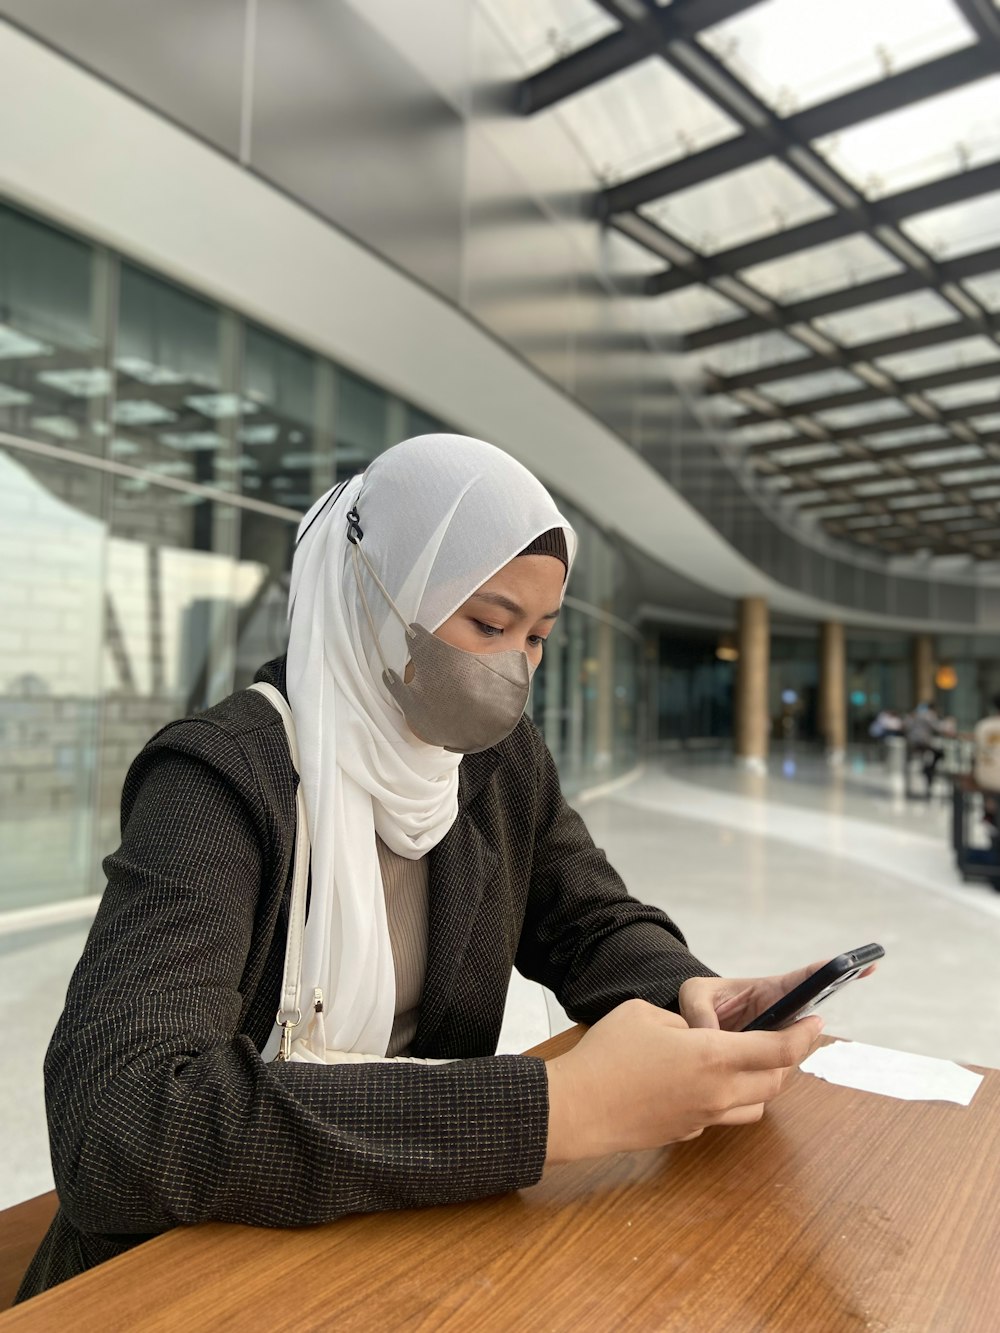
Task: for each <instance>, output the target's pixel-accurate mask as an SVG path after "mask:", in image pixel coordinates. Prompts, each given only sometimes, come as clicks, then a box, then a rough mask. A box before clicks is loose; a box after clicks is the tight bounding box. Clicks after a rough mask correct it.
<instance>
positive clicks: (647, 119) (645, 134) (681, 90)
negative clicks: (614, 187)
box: [558, 56, 739, 183]
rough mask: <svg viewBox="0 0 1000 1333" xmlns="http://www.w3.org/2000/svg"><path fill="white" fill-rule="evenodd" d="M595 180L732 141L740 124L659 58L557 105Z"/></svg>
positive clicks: (623, 175)
mask: <svg viewBox="0 0 1000 1333" xmlns="http://www.w3.org/2000/svg"><path fill="white" fill-rule="evenodd" d="M558 114H559V118H560V120H562V121H563V122H564V123H566V124H568V125H569V128H570V130H571V131H572V132H573V135H574V138H575V139H576V141H577V142H578V143H579V145H580V148H581V150H582V151H583V153H584V154H585V155H586V157H587V159H588V161H589V162H590V165H591V168H592V170H593V172H594V175H595V176H596V177H597V179H598V180H600V181H603V182H606V183H613V182H615V181H618V180H621V179H623V178H626V177H629V176H635V175H639V174H640V173H641V172H644V171H648V170H650V168H652V167H656V166H660V165H662V164H663V163H666V162H672V161H675V160H676V159H677V158H681V157H686V156H687V155H688V154H689V153H696V152H699V151H701V150H702V149H704V148H709V147H711V145H712V144H716V143H719V142H721V141H722V140H723V139H729V138H732V137H733V136H734V135H735V134H736V133H737V132H738V130H739V126H738V125H737V124H736V122H735V121H734V120H733V119H732V117H731V116H728V115H727V114H726V113H725V112H724V111H723V110H722V109H721V108H720V107H719V106H717V105H716V103H715V102H713V101H712V99H711V98H709V97H706V96H705V94H704V93H701V92H699V91H698V89H697V88H695V87H694V85H693V84H691V83H689V82H688V80H687V79H685V78H684V77H683V75H681V74H678V73H677V72H676V70H674V69H672V68H671V67H670V66H669V65H668V64H667V63H666V62H665V61H663V60H661V59H660V58H659V57H658V56H652V57H650V59H648V60H643V61H641V62H640V63H639V64H636V65H631V66H630V67H629V68H628V69H625V70H622V72H621V73H620V74H615V75H612V76H611V78H608V79H602V80H601V82H600V83H596V84H593V85H592V86H591V87H589V88H585V89H584V90H583V91H582V92H579V93H576V94H575V95H574V96H573V97H570V98H567V99H566V100H565V101H563V102H560V103H559V104H558Z"/></svg>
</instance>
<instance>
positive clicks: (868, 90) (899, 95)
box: [604, 44, 996, 213]
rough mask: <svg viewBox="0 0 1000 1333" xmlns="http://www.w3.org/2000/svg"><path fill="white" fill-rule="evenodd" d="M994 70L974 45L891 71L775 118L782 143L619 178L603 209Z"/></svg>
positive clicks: (720, 149) (750, 142)
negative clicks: (902, 69) (867, 82)
mask: <svg viewBox="0 0 1000 1333" xmlns="http://www.w3.org/2000/svg"><path fill="white" fill-rule="evenodd" d="M995 72H996V59H995V57H994V56H993V55H992V54H991V53H990V52H988V51H986V50H985V49H984V48H983V47H981V46H979V45H978V44H976V45H973V46H969V47H965V48H964V49H963V50H961V51H953V52H951V53H950V54H948V55H945V56H941V57H939V58H938V59H937V60H929V61H927V62H926V63H925V64H923V65H918V66H917V67H916V68H915V69H908V70H905V71H904V72H903V73H901V74H893V75H890V76H889V77H888V78H886V79H882V80H880V81H877V82H875V83H870V84H867V85H866V86H865V87H863V88H858V89H855V90H853V91H851V92H849V93H844V94H843V95H842V96H840V97H835V98H832V99H831V100H830V101H829V102H823V103H821V104H820V105H819V106H814V107H809V108H808V109H807V110H805V111H800V112H797V113H796V114H795V115H792V116H788V117H787V118H786V119H784V120H776V125H777V127H780V129H781V132H782V134H783V136H784V139H785V141H786V142H785V143H784V145H782V144H778V143H774V142H770V141H769V140H768V139H766V138H764V137H762V136H760V135H758V134H753V133H748V134H743V135H741V136H740V137H739V138H738V139H732V140H729V141H727V143H725V144H717V145H716V146H714V147H713V148H707V149H704V150H703V151H702V152H700V153H692V154H691V155H690V156H689V157H686V158H683V159H682V160H681V161H680V162H672V163H668V164H666V165H664V166H662V167H657V168H655V169H654V170H652V171H645V172H643V173H642V174H641V175H639V176H634V177H633V178H632V179H631V180H627V181H621V182H620V183H619V184H618V185H614V186H612V187H610V188H609V189H607V190H605V192H604V204H605V208H606V209H607V211H608V212H613V213H618V212H623V211H624V210H626V209H632V208H638V207H639V206H640V205H641V204H648V203H651V202H652V201H653V200H655V199H661V198H664V197H665V196H666V195H669V194H675V193H676V192H677V191H678V190H686V189H688V188H690V187H691V186H692V185H698V184H700V183H701V182H703V181H707V180H711V179H712V178H713V177H715V176H719V175H721V174H722V173H723V172H725V171H736V170H738V169H739V168H740V167H748V166H750V165H752V164H753V163H754V162H759V161H760V160H761V159H762V158H765V157H768V156H770V155H771V154H772V153H774V152H776V151H781V148H782V147H787V146H788V144H789V143H809V142H811V141H812V140H813V139H818V138H821V137H822V136H823V135H827V134H833V133H835V132H836V131H837V130H842V129H846V128H847V127H848V126H849V125H856V124H859V123H860V122H861V121H864V120H869V119H871V118H872V117H874V116H881V115H885V114H886V113H887V112H889V111H895V110H898V109H899V108H900V107H904V106H908V105H910V104H911V103H913V102H917V101H920V100H922V99H923V98H925V97H930V96H933V95H934V94H935V93H942V92H948V91H950V90H951V89H953V88H959V87H961V86H962V85H963V84H966V83H970V82H972V80H974V79H981V78H984V77H985V76H986V75H988V74H993V73H995Z"/></svg>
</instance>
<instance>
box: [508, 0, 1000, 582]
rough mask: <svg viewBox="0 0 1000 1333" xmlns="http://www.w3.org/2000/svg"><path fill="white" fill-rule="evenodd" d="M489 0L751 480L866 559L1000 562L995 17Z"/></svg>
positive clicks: (998, 35)
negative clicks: (631, 247)
mask: <svg viewBox="0 0 1000 1333" xmlns="http://www.w3.org/2000/svg"><path fill="white" fill-rule="evenodd" d="M487 2H488V4H489V7H490V8H491V10H493V11H494V12H495V13H496V15H497V17H498V18H499V19H500V20H501V21H502V22H503V23H504V24H505V26H506V28H507V30H508V31H509V32H511V33H513V34H514V35H515V36H516V37H517V39H518V40H519V42H520V45H521V52H522V55H523V56H524V57H525V58H526V59H527V60H528V61H529V62H530V66H529V67H531V68H535V72H534V73H533V74H531V75H530V76H529V77H527V78H526V79H525V80H524V82H523V84H522V85H521V88H520V99H521V110H522V112H523V113H524V114H525V115H529V116H530V115H536V114H538V113H539V112H541V111H543V110H545V109H547V108H550V107H553V106H558V107H559V109H560V114H561V115H562V116H563V117H564V119H565V120H566V122H567V124H568V125H569V127H570V128H571V130H572V131H573V133H574V135H575V137H576V138H577V139H578V141H579V142H580V144H581V146H582V148H583V150H584V152H586V153H587V155H588V156H589V158H590V161H591V164H592V166H593V169H594V172H595V175H596V177H597V178H598V179H599V180H600V181H601V182H602V184H603V188H602V189H600V190H599V192H598V194H597V196H596V199H595V206H596V208H597V210H598V212H599V214H600V215H601V216H603V217H604V218H606V219H607V221H608V223H609V224H610V225H611V226H612V227H613V228H615V229H616V230H617V231H619V232H621V233H623V234H625V235H627V236H629V237H630V238H631V239H632V240H633V241H634V242H637V243H638V245H640V246H641V247H643V249H644V251H645V252H646V254H647V256H648V258H649V266H648V271H647V275H646V277H645V292H646V295H647V297H648V299H649V301H650V302H659V303H664V302H669V303H672V305H673V307H674V311H675V313H676V317H677V322H678V326H679V327H680V328H682V329H683V330H684V333H683V339H682V345H683V351H684V355H685V361H686V364H687V367H688V369H689V371H690V374H691V376H692V377H693V378H694V379H696V380H697V382H698V383H699V384H700V385H701V387H702V389H703V390H704V391H705V392H706V393H707V394H708V395H709V398H710V402H711V404H712V405H714V408H715V411H716V414H717V416H718V419H719V421H720V422H721V423H724V426H725V429H726V432H727V434H728V435H729V437H730V438H731V440H732V441H733V442H734V444H735V445H736V446H738V447H739V449H740V451H741V453H742V455H743V457H744V458H745V460H746V462H747V463H748V464H749V466H750V468H751V469H752V472H753V473H754V474H755V485H756V487H757V488H759V489H760V491H761V492H763V493H766V494H767V495H768V497H769V498H770V499H772V500H773V499H774V498H775V497H776V496H777V497H780V504H781V505H782V506H783V507H785V508H786V509H787V510H788V511H790V512H794V513H795V514H797V515H801V516H803V517H804V516H807V515H811V516H812V517H813V518H814V519H815V520H816V521H817V522H818V523H819V524H820V525H821V526H822V527H823V528H824V529H825V530H826V531H827V532H829V533H830V534H831V535H832V536H834V537H836V538H839V539H841V540H845V539H846V540H848V541H850V542H853V543H856V544H857V545H860V546H862V547H867V548H868V549H869V550H875V551H881V552H884V553H888V554H891V555H897V556H898V555H912V554H916V553H927V554H931V555H958V556H965V557H969V558H972V559H975V560H991V559H992V560H995V559H996V558H997V557H998V554H1000V511H998V508H997V499H998V497H1000V12H998V7H997V0H907V4H906V5H905V6H902V5H900V4H899V3H898V0H838V3H837V4H836V5H834V4H831V3H829V0H672V3H671V0H661V2H660V3H657V2H656V0H600V2H599V3H598V2H597V0H545V2H544V3H533V4H531V5H525V4H521V3H519V2H518V0H487ZM536 67H537V68H536Z"/></svg>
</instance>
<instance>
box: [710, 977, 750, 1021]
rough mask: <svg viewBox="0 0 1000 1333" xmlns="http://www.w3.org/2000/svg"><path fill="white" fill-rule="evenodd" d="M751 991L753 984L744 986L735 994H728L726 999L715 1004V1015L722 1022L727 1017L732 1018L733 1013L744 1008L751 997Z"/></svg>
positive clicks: (739, 1011)
mask: <svg viewBox="0 0 1000 1333" xmlns="http://www.w3.org/2000/svg"><path fill="white" fill-rule="evenodd" d="M753 991H754V988H753V986H749V985H748V986H744V987H743V989H742V990H740V991H737V992H736V994H735V995H730V997H729V999H728V1000H723V1001H722V1003H721V1004H717V1005H716V1006H715V1016H716V1017H717V1018H718V1020H719V1022H720V1023H724V1022H725V1020H726V1019H727V1018H732V1016H733V1015H734V1014H737V1013H741V1012H742V1011H743V1010H745V1009H746V1007H747V1005H748V1003H749V1002H750V1000H751V998H752V997H753Z"/></svg>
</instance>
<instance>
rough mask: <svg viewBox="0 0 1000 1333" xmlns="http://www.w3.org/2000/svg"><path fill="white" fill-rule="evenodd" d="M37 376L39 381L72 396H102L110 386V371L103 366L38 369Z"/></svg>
mask: <svg viewBox="0 0 1000 1333" xmlns="http://www.w3.org/2000/svg"><path fill="white" fill-rule="evenodd" d="M37 378H38V380H39V381H40V383H42V384H48V385H49V386H50V387H51V388H53V389H59V390H60V391H61V392H62V393H68V394H69V395H70V396H71V397H73V398H103V397H104V395H105V394H106V393H107V392H108V390H109V389H110V388H111V372H110V371H109V370H105V369H104V367H103V366H94V367H87V366H81V367H79V368H78V369H75V370H40V371H39V372H38V376H37Z"/></svg>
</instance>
